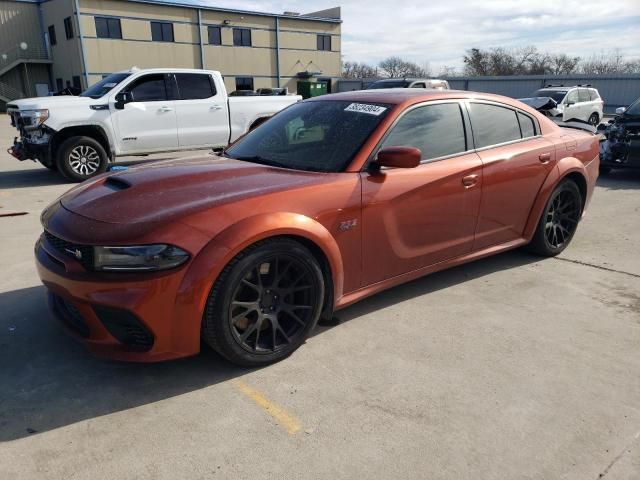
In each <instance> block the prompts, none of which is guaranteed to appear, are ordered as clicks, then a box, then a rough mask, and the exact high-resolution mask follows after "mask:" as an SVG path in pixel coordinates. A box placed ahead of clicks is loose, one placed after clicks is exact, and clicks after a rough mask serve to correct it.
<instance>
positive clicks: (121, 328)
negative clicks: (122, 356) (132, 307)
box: [93, 305, 154, 351]
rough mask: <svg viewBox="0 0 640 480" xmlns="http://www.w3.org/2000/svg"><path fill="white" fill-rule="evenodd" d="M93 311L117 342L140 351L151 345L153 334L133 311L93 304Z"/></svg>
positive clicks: (149, 347) (147, 348)
mask: <svg viewBox="0 0 640 480" xmlns="http://www.w3.org/2000/svg"><path fill="white" fill-rule="evenodd" d="M93 311H94V312H95V314H96V316H97V317H98V319H99V320H100V321H101V322H102V324H103V325H104V327H105V328H106V329H107V331H108V332H109V333H110V334H111V335H112V336H113V337H114V338H115V339H116V340H118V341H119V342H121V343H123V344H125V345H127V346H129V347H132V348H133V349H135V350H142V351H147V350H149V349H151V347H152V346H153V341H154V339H153V334H152V333H151V332H150V331H149V329H148V328H147V327H146V326H145V325H144V324H143V323H142V322H141V321H140V320H138V317H136V316H135V315H134V314H133V313H131V312H129V311H127V310H122V309H119V308H109V307H103V306H100V305H94V306H93Z"/></svg>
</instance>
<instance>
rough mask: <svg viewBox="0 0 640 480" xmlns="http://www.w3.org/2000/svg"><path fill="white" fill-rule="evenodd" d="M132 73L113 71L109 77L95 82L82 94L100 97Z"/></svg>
mask: <svg viewBox="0 0 640 480" xmlns="http://www.w3.org/2000/svg"><path fill="white" fill-rule="evenodd" d="M130 75H131V74H130V73H112V74H111V75H109V76H108V77H105V78H103V79H102V80H100V81H99V82H98V83H96V84H93V85H92V86H91V87H89V89H88V90H85V91H84V92H82V93H81V94H80V96H81V97H91V98H100V97H102V96H103V95H105V94H106V93H107V92H109V91H110V90H111V89H112V88H113V87H115V86H116V85H118V84H119V83H120V82H122V81H123V80H124V79H125V78H127V77H129V76H130Z"/></svg>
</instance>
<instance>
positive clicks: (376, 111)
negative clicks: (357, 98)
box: [344, 103, 387, 117]
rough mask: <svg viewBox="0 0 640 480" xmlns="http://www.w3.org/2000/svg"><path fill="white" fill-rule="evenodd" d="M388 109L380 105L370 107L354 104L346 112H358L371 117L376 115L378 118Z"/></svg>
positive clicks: (363, 104)
mask: <svg viewBox="0 0 640 480" xmlns="http://www.w3.org/2000/svg"><path fill="white" fill-rule="evenodd" d="M386 109H387V107H381V106H380V105H369V104H366V103H352V104H351V105H349V106H348V107H347V108H345V109H344V111H345V112H358V113H368V114H369V115H375V116H376V117H377V116H378V115H380V114H381V113H382V112H384V111H385V110H386Z"/></svg>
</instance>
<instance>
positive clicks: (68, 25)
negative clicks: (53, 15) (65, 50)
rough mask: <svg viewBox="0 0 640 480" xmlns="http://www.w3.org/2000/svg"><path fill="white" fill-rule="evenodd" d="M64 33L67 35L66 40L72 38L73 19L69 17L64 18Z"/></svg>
mask: <svg viewBox="0 0 640 480" xmlns="http://www.w3.org/2000/svg"><path fill="white" fill-rule="evenodd" d="M64 34H65V35H66V36H67V40H68V39H70V38H73V21H72V20H71V17H67V18H65V19H64Z"/></svg>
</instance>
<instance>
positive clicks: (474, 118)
mask: <svg viewBox="0 0 640 480" xmlns="http://www.w3.org/2000/svg"><path fill="white" fill-rule="evenodd" d="M470 107H471V108H470V112H469V113H470V117H471V128H472V130H473V138H474V140H475V144H476V148H484V147H488V146H490V145H497V144H500V143H506V142H512V141H514V140H519V139H520V138H521V135H520V124H519V123H518V118H517V116H516V112H515V111H514V110H511V109H510V108H506V107H499V106H497V105H489V104H486V103H471V104H470Z"/></svg>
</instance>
